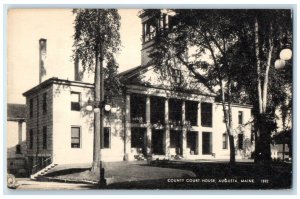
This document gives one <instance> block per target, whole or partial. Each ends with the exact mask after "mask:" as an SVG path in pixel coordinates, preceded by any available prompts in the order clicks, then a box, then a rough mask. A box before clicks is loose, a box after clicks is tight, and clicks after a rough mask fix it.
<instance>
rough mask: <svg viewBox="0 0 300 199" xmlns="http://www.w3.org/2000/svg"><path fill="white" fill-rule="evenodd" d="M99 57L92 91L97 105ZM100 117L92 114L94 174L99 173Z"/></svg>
mask: <svg viewBox="0 0 300 199" xmlns="http://www.w3.org/2000/svg"><path fill="white" fill-rule="evenodd" d="M100 62H101V61H100V56H99V53H98V52H97V53H96V66H95V77H94V79H95V82H94V84H95V85H94V86H95V90H94V102H95V103H96V104H97V105H99V102H100V100H101V93H100V88H101V79H100V78H101V75H100V68H101V66H100V64H101V63H100ZM100 121H101V115H100V112H94V150H93V165H92V171H93V172H95V173H98V172H100V160H101V157H100V155H101V154H100V150H101V148H100V129H101V122H100Z"/></svg>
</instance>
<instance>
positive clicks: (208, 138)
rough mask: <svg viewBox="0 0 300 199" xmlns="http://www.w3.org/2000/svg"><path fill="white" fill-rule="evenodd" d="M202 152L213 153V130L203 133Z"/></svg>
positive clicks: (204, 153) (205, 153)
mask: <svg viewBox="0 0 300 199" xmlns="http://www.w3.org/2000/svg"><path fill="white" fill-rule="evenodd" d="M202 154H203V155H210V154H212V134H211V132H203V133H202Z"/></svg>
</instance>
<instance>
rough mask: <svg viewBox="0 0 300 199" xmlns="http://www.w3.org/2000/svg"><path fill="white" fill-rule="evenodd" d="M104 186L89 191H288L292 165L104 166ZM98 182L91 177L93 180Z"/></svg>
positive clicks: (79, 173)
mask: <svg viewBox="0 0 300 199" xmlns="http://www.w3.org/2000/svg"><path fill="white" fill-rule="evenodd" d="M104 167H105V178H107V179H108V182H109V183H108V184H107V185H106V186H100V187H99V186H97V185H90V188H91V189H289V188H291V187H292V164H289V163H272V164H271V165H257V164H254V163H236V164H235V165H231V164H229V163H226V162H182V161H154V162H152V163H151V164H147V163H146V162H142V161H141V162H134V163H131V162H118V163H105V165H104ZM87 172H88V170H87V168H77V169H73V170H72V169H66V170H65V173H64V171H56V172H53V173H51V174H49V175H51V176H52V177H55V176H58V177H60V178H62V179H72V178H73V179H74V178H75V179H77V180H80V178H83V177H84V178H85V180H86V179H87V177H86V176H85V175H83V174H85V173H87ZM96 179H99V178H98V177H97V176H93V180H96Z"/></svg>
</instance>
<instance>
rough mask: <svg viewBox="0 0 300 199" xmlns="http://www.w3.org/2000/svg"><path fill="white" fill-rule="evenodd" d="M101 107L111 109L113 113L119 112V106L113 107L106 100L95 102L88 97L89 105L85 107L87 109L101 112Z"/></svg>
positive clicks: (106, 109)
mask: <svg viewBox="0 0 300 199" xmlns="http://www.w3.org/2000/svg"><path fill="white" fill-rule="evenodd" d="M101 108H104V110H105V111H107V112H109V111H111V112H112V113H116V112H117V107H111V105H110V104H106V103H105V101H102V102H93V101H91V99H90V98H89V99H88V102H87V106H86V107H85V109H86V110H87V111H89V112H90V111H93V110H94V112H95V113H99V112H100V111H101Z"/></svg>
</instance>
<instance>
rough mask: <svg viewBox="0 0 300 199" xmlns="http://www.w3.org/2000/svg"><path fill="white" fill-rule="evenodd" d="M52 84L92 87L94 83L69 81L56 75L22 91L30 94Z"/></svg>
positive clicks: (26, 94) (25, 94) (24, 94)
mask: <svg viewBox="0 0 300 199" xmlns="http://www.w3.org/2000/svg"><path fill="white" fill-rule="evenodd" d="M52 84H59V85H68V86H78V87H86V88H94V84H91V83H87V82H80V81H70V80H65V79H59V78H57V77H52V78H50V79H47V80H46V81H44V82H42V83H40V84H39V85H37V86H35V87H33V88H31V89H29V90H28V91H26V92H25V93H23V96H25V97H26V96H28V95H31V94H33V93H35V92H37V91H39V90H41V89H43V88H46V87H48V86H50V85H52Z"/></svg>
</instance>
